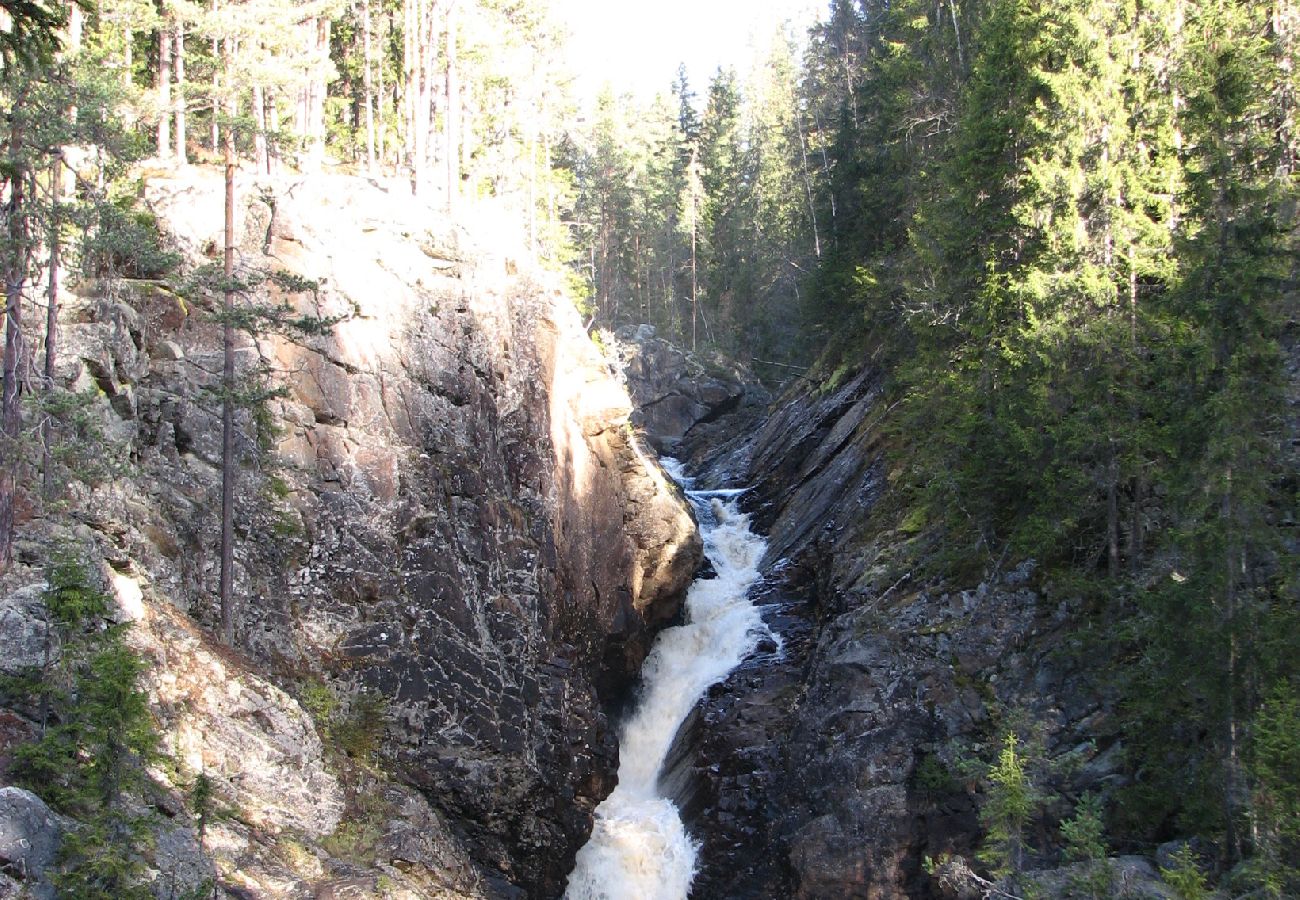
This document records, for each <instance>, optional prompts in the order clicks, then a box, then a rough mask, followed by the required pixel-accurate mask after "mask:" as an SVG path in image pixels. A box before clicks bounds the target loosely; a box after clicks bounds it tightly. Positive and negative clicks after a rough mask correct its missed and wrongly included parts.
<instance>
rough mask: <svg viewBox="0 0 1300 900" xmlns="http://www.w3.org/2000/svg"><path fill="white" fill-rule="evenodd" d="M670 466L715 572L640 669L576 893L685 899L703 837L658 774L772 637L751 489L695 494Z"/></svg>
mask: <svg viewBox="0 0 1300 900" xmlns="http://www.w3.org/2000/svg"><path fill="white" fill-rule="evenodd" d="M663 464H664V469H665V470H666V471H667V472H668V473H669V474H670V475H672V476H673V478H674V479H676V480H677V481H678V483H680V484H681V485H682V486H683V488H685V489H686V494H687V497H688V498H689V499H690V501H691V503H692V504H693V505H694V507H695V511H696V515H697V517H698V518H699V521H700V533H701V536H702V537H703V538H704V553H705V555H706V556H707V557H708V559H709V562H710V563H712V565H713V570H714V572H715V573H716V574H715V575H714V576H712V577H707V578H698V579H696V581H695V582H694V583H693V584H692V585H691V587H690V590H689V591H688V593H687V595H686V611H685V621H684V624H682V625H678V626H675V627H672V628H666V629H664V631H662V632H661V633H660V634H659V636H658V637H657V638H656V640H655V643H654V646H653V647H652V648H651V650H650V654H649V655H648V656H647V657H646V661H645V665H644V666H643V667H642V669H641V683H642V689H641V694H640V696H639V698H638V702H637V705H636V708H635V711H634V712H633V713H632V715H631V717H630V718H629V719H628V720H627V721H626V722H625V723H624V724H623V727H622V730H621V736H620V738H621V739H620V743H619V769H618V787H616V788H615V789H614V792H613V793H612V794H610V795H609V797H607V798H606V799H605V801H604V802H603V803H601V804H600V806H598V807H596V821H595V825H594V827H593V829H592V834H591V838H590V840H589V841H588V842H587V844H586V845H585V846H583V847H582V849H581V850H579V851H578V856H577V863H576V866H575V868H574V870H573V872H572V874H570V876H569V883H568V890H567V891H566V893H565V897H566V898H568V900H684V898H685V897H686V896H687V895H688V894H689V892H690V886H691V880H692V879H693V878H694V877H695V868H696V865H695V858H696V853H697V851H698V844H697V843H696V842H695V841H694V840H693V839H692V838H691V836H690V835H689V834H688V833H687V831H686V826H685V825H684V824H683V823H682V819H681V816H680V814H679V813H678V810H677V808H676V806H674V805H673V803H672V801H671V800H669V799H668V798H666V797H664V796H662V795H661V793H660V790H659V777H660V774H661V770H662V768H663V764H664V758H665V757H666V756H667V755H668V750H669V747H670V746H671V745H672V741H673V737H674V736H675V735H676V734H677V730H678V729H679V728H680V727H681V724H682V722H683V721H685V719H686V717H687V715H688V714H689V713H690V711H691V709H692V708H693V707H694V706H695V704H696V703H697V702H698V701H699V700H700V698H701V697H702V696H704V692H705V691H706V690H708V688H709V686H710V685H713V684H716V683H717V682H719V681H721V680H723V679H724V678H726V677H727V675H729V674H730V673H731V672H732V670H734V669H735V668H736V667H737V666H738V665H739V664H740V663H741V662H742V661H743V660H744V659H745V657H746V656H748V655H749V654H750V653H752V652H753V651H754V649H755V648H756V647H757V646H758V643H759V641H760V640H761V639H762V638H764V637H773V638H774V639H775V636H773V635H771V634H770V632H769V631H768V628H767V626H766V625H765V624H764V623H763V618H762V616H761V614H760V612H759V609H758V607H756V606H755V605H754V604H753V603H752V602H750V599H749V591H750V588H751V587H753V585H754V582H755V581H757V580H758V575H759V573H758V563H759V560H760V559H762V557H763V551H764V549H765V547H766V542H765V541H764V540H763V538H761V537H759V536H758V535H756V534H754V533H753V532H752V531H750V528H749V516H747V515H745V514H744V513H742V512H740V510H739V508H738V507H737V500H738V498H739V496H740V494H742V493H744V491H743V490H722V491H695V490H692V489H691V479H689V478H686V477H685V476H684V475H683V473H682V469H681V466H680V465H679V464H678V463H677V461H676V460H671V459H665V460H663Z"/></svg>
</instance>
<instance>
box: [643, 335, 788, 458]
mask: <svg viewBox="0 0 1300 900" xmlns="http://www.w3.org/2000/svg"><path fill="white" fill-rule="evenodd" d="M618 339H619V340H618V348H617V349H618V356H619V364H620V366H621V367H622V370H623V374H624V376H625V378H626V379H627V385H628V392H629V393H630V394H631V396H632V401H633V403H635V404H636V410H635V411H634V412H633V414H632V422H633V424H635V425H637V426H638V427H640V428H642V429H644V431H645V434H646V438H647V439H648V440H649V441H650V442H651V443H652V444H654V446H655V447H656V448H657V449H659V450H661V451H667V452H677V450H676V448H677V447H678V445H679V443H680V442H681V441H682V440H683V439H684V438H685V437H686V435H687V434H688V433H690V432H691V431H692V430H693V429H696V428H697V426H707V425H708V424H709V423H711V422H714V421H716V420H717V419H719V418H721V417H723V416H726V415H729V414H731V413H733V412H735V411H737V410H738V409H740V408H741V407H747V408H756V407H763V406H766V404H767V402H768V400H769V399H770V398H769V397H768V395H767V392H766V391H765V390H764V389H763V388H762V387H761V386H760V385H759V384H758V381H757V379H755V378H754V376H753V375H752V374H751V373H749V372H748V371H746V370H745V369H744V368H743V367H741V366H739V365H737V364H736V363H734V362H731V361H730V360H727V359H726V358H725V357H723V356H721V355H719V354H716V353H713V354H694V353H690V352H688V351H686V350H682V349H681V348H679V347H677V346H676V345H674V344H672V343H670V342H669V341H666V340H664V339H662V338H658V337H655V330H654V328H653V326H650V325H641V326H639V327H638V328H635V329H632V328H626V329H622V330H620V331H619V332H618Z"/></svg>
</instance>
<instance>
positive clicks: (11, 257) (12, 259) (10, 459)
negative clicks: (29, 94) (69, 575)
mask: <svg viewBox="0 0 1300 900" xmlns="http://www.w3.org/2000/svg"><path fill="white" fill-rule="evenodd" d="M25 101H26V88H25V87H24V88H22V89H20V91H19V92H18V97H17V98H16V100H15V101H14V105H13V112H12V114H11V116H10V125H9V172H8V173H7V174H8V176H9V208H8V210H6V213H7V215H8V219H9V248H8V254H7V258H6V259H5V349H4V384H3V387H2V388H0V442H3V446H2V447H0V453H2V454H3V455H2V456H0V573H3V572H5V571H7V570H8V569H9V564H10V563H12V562H13V542H14V506H15V502H16V500H17V490H18V463H19V459H18V440H19V437H20V436H21V430H22V411H21V409H20V407H19V402H18V364H19V357H20V355H21V352H22V341H23V305H22V304H23V285H24V284H26V281H27V253H28V233H27V209H26V205H27V197H26V194H25V191H26V187H27V169H26V165H25V164H24V160H23V154H24V151H25V148H24V146H23V143H24V141H25V138H26V135H25V133H24V129H23V117H22V113H21V112H20V111H21V110H22V107H23V104H24V102H25Z"/></svg>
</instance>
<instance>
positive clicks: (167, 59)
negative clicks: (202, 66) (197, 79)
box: [157, 12, 172, 160]
mask: <svg viewBox="0 0 1300 900" xmlns="http://www.w3.org/2000/svg"><path fill="white" fill-rule="evenodd" d="M170 18H171V17H170V15H168V14H167V13H166V12H164V13H163V21H162V23H161V24H160V25H159V26H158V77H157V86H158V158H159V159H163V160H166V159H171V156H172V132H171V124H172V116H171V114H172V32H171V22H170Z"/></svg>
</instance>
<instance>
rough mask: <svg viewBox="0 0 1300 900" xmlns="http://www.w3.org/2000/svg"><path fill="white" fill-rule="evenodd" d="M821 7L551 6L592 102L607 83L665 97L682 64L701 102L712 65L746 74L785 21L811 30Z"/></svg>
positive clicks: (738, 3)
mask: <svg viewBox="0 0 1300 900" xmlns="http://www.w3.org/2000/svg"><path fill="white" fill-rule="evenodd" d="M827 5H828V4H827V2H826V0H552V9H553V10H554V12H555V15H556V18H558V19H559V20H560V21H562V22H565V23H566V24H567V25H568V27H569V31H570V33H571V35H572V37H571V40H570V47H571V50H572V57H571V59H570V64H571V67H572V69H573V70H574V72H576V73H577V75H578V92H579V94H580V95H583V96H586V97H591V96H594V95H595V94H596V92H597V91H599V90H600V88H601V86H602V85H603V84H604V83H605V82H606V81H608V82H609V83H610V84H612V85H613V86H614V88H615V90H616V91H617V92H622V91H624V90H628V91H632V92H633V93H635V94H637V95H638V96H641V97H644V98H649V97H652V96H653V95H654V94H655V93H656V92H657V91H665V92H666V91H667V90H668V89H669V87H670V86H671V85H672V83H673V79H674V77H675V76H676V74H677V66H678V64H680V63H686V69H687V74H688V77H689V81H690V85H691V88H692V90H694V91H695V93H696V95H697V96H699V97H701V98H702V97H703V96H704V93H705V90H706V88H707V87H708V83H709V79H710V78H711V77H712V75H713V73H714V72H715V71H716V70H717V68H718V66H720V65H721V66H734V67H735V68H736V71H737V72H738V73H739V74H741V75H742V76H743V75H744V73H745V71H746V70H747V69H748V68H749V65H750V61H751V58H752V56H753V54H754V50H753V48H754V47H760V48H762V47H765V46H766V45H767V41H768V39H769V37H770V35H771V34H772V32H773V30H774V29H775V28H776V27H777V26H778V25H779V24H780V23H782V22H783V21H786V20H790V21H792V22H794V23H796V25H797V26H798V31H799V32H802V31H803V29H804V28H806V27H807V26H808V25H810V24H812V23H813V22H814V21H815V20H816V19H817V17H818V15H819V14H820V13H821V11H822V9H823V8H825V7H826V6H827Z"/></svg>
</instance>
